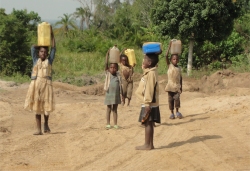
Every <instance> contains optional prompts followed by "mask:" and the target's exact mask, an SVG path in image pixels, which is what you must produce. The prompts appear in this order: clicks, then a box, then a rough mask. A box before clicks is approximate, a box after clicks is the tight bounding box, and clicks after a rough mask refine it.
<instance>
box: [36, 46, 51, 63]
mask: <svg viewBox="0 0 250 171" xmlns="http://www.w3.org/2000/svg"><path fill="white" fill-rule="evenodd" d="M37 50H38V57H39V58H40V59H41V60H45V59H46V58H47V56H48V52H49V48H48V46H39V47H38V48H37Z"/></svg>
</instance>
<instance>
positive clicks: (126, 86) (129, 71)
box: [120, 54, 134, 106]
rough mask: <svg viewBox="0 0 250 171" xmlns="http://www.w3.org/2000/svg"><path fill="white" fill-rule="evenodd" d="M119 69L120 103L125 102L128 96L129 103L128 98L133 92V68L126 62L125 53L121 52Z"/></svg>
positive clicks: (129, 98)
mask: <svg viewBox="0 0 250 171" xmlns="http://www.w3.org/2000/svg"><path fill="white" fill-rule="evenodd" d="M120 58H121V59H120V60H121V63H120V69H121V75H122V87H123V90H122V92H123V93H122V105H124V104H125V98H128V104H127V106H129V104H130V100H131V97H132V93H133V74H134V69H133V67H132V66H130V65H129V63H128V57H127V55H124V54H121V55H120Z"/></svg>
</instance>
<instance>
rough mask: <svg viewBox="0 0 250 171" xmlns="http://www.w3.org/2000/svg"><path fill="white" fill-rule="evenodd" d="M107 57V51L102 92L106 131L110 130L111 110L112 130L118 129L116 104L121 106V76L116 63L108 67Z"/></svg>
mask: <svg viewBox="0 0 250 171" xmlns="http://www.w3.org/2000/svg"><path fill="white" fill-rule="evenodd" d="M108 56H109V51H108V52H107V54H106V67H105V70H106V79H105V84H104V90H105V91H106V95H105V101H104V104H105V105H107V111H106V119H107V125H106V129H110V128H111V125H110V113H111V110H112V112H113V117H114V128H115V129H118V128H119V127H118V125H117V118H118V114H117V108H118V104H121V97H120V95H121V94H122V81H121V76H120V75H119V72H117V71H118V64H117V63H110V64H109V65H108Z"/></svg>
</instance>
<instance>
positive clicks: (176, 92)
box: [165, 41, 183, 119]
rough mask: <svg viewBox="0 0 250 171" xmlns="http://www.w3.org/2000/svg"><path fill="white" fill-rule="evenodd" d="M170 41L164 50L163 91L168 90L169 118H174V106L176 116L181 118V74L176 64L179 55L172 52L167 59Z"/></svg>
mask: <svg viewBox="0 0 250 171" xmlns="http://www.w3.org/2000/svg"><path fill="white" fill-rule="evenodd" d="M171 43H172V41H170V43H169V47H168V50H167V52H166V62H167V66H168V83H167V86H166V88H165V91H166V92H168V104H169V109H170V111H171V115H170V117H169V118H170V119H175V115H174V107H175V108H176V117H177V118H179V119H181V118H182V117H183V116H182V114H181V113H180V112H179V108H180V107H181V106H180V94H181V93H182V76H181V68H180V67H179V66H178V62H179V56H178V54H172V55H171V57H170V61H169V59H168V52H169V49H170V47H171Z"/></svg>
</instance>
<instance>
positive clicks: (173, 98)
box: [168, 92, 181, 110]
mask: <svg viewBox="0 0 250 171" xmlns="http://www.w3.org/2000/svg"><path fill="white" fill-rule="evenodd" d="M168 105H169V109H170V110H174V108H180V107H181V101H180V93H178V92H177V93H176V92H168Z"/></svg>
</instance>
